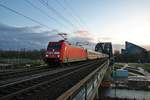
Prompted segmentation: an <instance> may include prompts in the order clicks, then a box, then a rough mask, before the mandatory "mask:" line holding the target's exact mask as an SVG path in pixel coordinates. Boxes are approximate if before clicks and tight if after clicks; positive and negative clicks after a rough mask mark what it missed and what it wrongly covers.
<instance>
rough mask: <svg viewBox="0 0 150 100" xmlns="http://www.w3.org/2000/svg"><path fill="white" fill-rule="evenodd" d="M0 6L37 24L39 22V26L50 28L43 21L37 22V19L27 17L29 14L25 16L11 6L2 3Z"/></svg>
mask: <svg viewBox="0 0 150 100" xmlns="http://www.w3.org/2000/svg"><path fill="white" fill-rule="evenodd" d="M0 6H1V7H3V8H5V9H7V10H9V11H11V12H13V13H15V14H17V15H20V16H22V17H24V18H26V19H28V20H30V21H32V22H34V23H37V24H39V25H41V26H43V27H45V28H47V29H52V28H50V27H49V26H47V25H45V24H43V23H41V22H39V21H37V20H35V19H33V18H31V17H29V16H26V15H24V14H22V13H20V12H18V11H16V10H14V9H12V8H9V7H7V6H5V5H3V4H0Z"/></svg>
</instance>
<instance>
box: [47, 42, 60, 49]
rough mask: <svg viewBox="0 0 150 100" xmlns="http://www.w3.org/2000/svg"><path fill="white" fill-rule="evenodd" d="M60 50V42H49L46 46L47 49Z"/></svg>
mask: <svg viewBox="0 0 150 100" xmlns="http://www.w3.org/2000/svg"><path fill="white" fill-rule="evenodd" d="M53 49H54V50H60V49H61V45H60V44H57V43H56V44H51V43H50V44H49V45H48V47H47V50H53Z"/></svg>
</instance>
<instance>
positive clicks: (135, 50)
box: [121, 41, 148, 62]
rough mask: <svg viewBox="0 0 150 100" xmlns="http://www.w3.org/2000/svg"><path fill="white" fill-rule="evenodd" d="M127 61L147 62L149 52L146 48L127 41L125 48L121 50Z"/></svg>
mask: <svg viewBox="0 0 150 100" xmlns="http://www.w3.org/2000/svg"><path fill="white" fill-rule="evenodd" d="M121 53H122V55H124V58H125V60H126V61H127V62H146V61H147V59H148V52H147V50H146V49H144V48H142V47H140V46H138V45H135V44H133V43H130V42H127V41H126V42H125V49H122V50H121Z"/></svg>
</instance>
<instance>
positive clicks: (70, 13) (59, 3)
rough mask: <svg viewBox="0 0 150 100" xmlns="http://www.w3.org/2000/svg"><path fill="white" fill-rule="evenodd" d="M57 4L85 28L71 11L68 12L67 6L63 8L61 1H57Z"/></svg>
mask: <svg viewBox="0 0 150 100" xmlns="http://www.w3.org/2000/svg"><path fill="white" fill-rule="evenodd" d="M55 1H56V2H57V4H58V5H60V6H61V7H62V8H63V9H64V10H65V11H66V12H67V13H68V14H69V15H70V16H71V17H72V18H74V19H75V20H76V22H77V23H78V25H79V26H80V27H83V26H82V25H81V24H80V22H79V21H78V20H77V19H76V17H75V16H74V15H73V13H72V12H70V11H69V10H67V8H66V7H65V6H63V4H62V3H61V2H59V0H55Z"/></svg>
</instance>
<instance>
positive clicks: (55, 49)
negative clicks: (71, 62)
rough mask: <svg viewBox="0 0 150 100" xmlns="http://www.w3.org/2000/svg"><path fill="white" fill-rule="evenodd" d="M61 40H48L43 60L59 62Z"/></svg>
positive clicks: (52, 62) (51, 62) (50, 62)
mask: <svg viewBox="0 0 150 100" xmlns="http://www.w3.org/2000/svg"><path fill="white" fill-rule="evenodd" d="M60 57H61V42H49V44H48V47H47V51H46V54H45V62H46V63H48V64H54V63H60V62H61V59H60Z"/></svg>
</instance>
